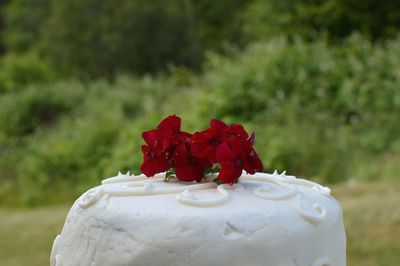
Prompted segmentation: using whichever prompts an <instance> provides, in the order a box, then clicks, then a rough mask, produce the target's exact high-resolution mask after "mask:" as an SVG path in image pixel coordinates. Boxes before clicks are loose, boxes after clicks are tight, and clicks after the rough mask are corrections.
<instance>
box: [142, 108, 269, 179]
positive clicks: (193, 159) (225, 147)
mask: <svg viewBox="0 0 400 266" xmlns="http://www.w3.org/2000/svg"><path fill="white" fill-rule="evenodd" d="M142 137H143V139H144V140H145V142H146V144H147V145H143V146H142V152H143V158H144V159H143V164H142V166H141V170H142V172H143V173H144V174H145V175H146V176H153V175H155V174H157V173H160V172H164V171H167V170H169V169H171V168H175V176H176V177H177V178H178V179H179V180H181V181H186V182H190V181H197V182H201V181H202V180H203V178H204V173H205V172H206V171H209V169H211V168H212V169H213V170H214V169H215V166H217V167H216V168H219V167H221V169H220V172H219V175H218V179H219V181H221V182H223V183H230V184H233V183H235V182H236V181H237V180H238V178H239V177H240V175H241V174H242V171H243V170H245V171H247V172H248V173H250V174H254V173H255V172H256V171H262V170H263V165H262V162H261V160H260V159H259V157H258V154H257V153H256V151H255V150H254V148H253V144H254V140H255V135H254V133H252V134H251V135H250V137H249V134H248V133H247V132H246V130H245V129H244V128H243V126H242V125H239V124H233V125H230V126H228V125H227V124H225V123H224V122H222V121H220V120H217V119H212V120H211V121H210V127H209V128H208V129H206V130H203V131H200V132H196V133H195V134H193V135H191V134H190V133H187V132H183V131H181V119H180V118H179V117H178V116H176V115H172V116H168V117H167V118H165V119H164V120H163V121H161V122H160V124H159V125H158V126H157V128H156V129H154V130H150V131H146V132H143V134H142ZM214 164H217V165H214ZM213 165H214V167H213ZM210 171H212V170H210ZM169 173H173V171H171V172H169Z"/></svg>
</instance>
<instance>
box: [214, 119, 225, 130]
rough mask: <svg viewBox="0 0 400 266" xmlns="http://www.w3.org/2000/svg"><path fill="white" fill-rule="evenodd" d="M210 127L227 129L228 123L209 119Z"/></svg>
mask: <svg viewBox="0 0 400 266" xmlns="http://www.w3.org/2000/svg"><path fill="white" fill-rule="evenodd" d="M210 127H212V128H218V129H228V125H227V124H225V123H224V122H222V121H221V120H218V119H211V120H210Z"/></svg>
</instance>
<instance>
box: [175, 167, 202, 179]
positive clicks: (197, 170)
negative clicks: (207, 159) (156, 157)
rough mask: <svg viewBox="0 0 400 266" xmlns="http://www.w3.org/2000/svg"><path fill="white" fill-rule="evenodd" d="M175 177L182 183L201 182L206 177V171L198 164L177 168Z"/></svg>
mask: <svg viewBox="0 0 400 266" xmlns="http://www.w3.org/2000/svg"><path fill="white" fill-rule="evenodd" d="M175 175H176V177H177V178H178V179H179V180H181V181H185V182H189V181H197V182H200V181H201V180H202V179H203V177H204V169H203V167H201V165H198V164H192V165H183V166H178V167H176V170H175Z"/></svg>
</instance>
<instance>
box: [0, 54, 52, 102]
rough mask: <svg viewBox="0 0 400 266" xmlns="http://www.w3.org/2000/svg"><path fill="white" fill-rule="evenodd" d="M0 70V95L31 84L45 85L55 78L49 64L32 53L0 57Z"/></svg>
mask: <svg viewBox="0 0 400 266" xmlns="http://www.w3.org/2000/svg"><path fill="white" fill-rule="evenodd" d="M0 69H1V71H0V94H2V93H6V92H16V91H20V90H22V89H24V88H25V87H26V86H28V85H30V84H32V83H46V82H50V81H52V80H54V78H55V75H54V72H53V70H52V68H51V67H50V66H49V64H48V63H47V62H46V61H45V60H44V59H43V58H40V56H39V55H38V54H37V53H36V52H34V51H31V52H29V53H23V54H14V53H8V54H6V55H5V56H4V57H0Z"/></svg>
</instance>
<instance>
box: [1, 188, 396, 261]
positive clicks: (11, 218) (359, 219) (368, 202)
mask: <svg viewBox="0 0 400 266" xmlns="http://www.w3.org/2000/svg"><path fill="white" fill-rule="evenodd" d="M399 191H400V183H393V182H390V183H389V182H368V183H365V182H362V183H347V184H339V185H336V186H334V187H333V192H334V196H335V197H336V198H337V199H338V200H339V201H340V202H341V203H342V205H343V208H344V216H345V223H346V232H347V252H348V254H347V256H348V261H347V264H348V265H350V266H357V265H363V266H369V265H371V266H372V265H373V266H379V265H382V266H383V265H384V266H391V265H393V266H395V265H399V262H400V206H399V203H400V193H399ZM67 211H68V207H67V206H59V207H46V208H39V209H28V210H9V209H0V262H1V263H0V264H1V265H2V266H17V265H18V266H19V265H31V266H35V265H49V255H50V249H51V245H52V241H53V239H54V237H55V236H56V235H57V233H59V232H60V230H61V228H62V225H63V223H64V219H65V216H66V214H67Z"/></svg>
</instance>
